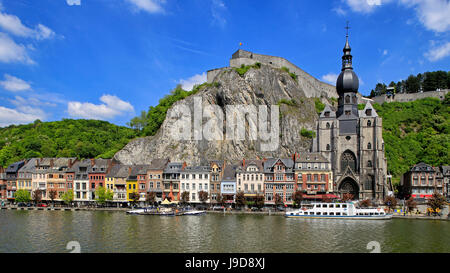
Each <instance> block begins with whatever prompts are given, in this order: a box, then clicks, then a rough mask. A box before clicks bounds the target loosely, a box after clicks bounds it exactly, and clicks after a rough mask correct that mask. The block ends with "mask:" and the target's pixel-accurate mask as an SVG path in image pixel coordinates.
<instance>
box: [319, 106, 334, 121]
mask: <svg viewBox="0 0 450 273" xmlns="http://www.w3.org/2000/svg"><path fill="white" fill-rule="evenodd" d="M326 112H330V115H329V116H325V113H326ZM320 117H321V118H336V112H334V111H333V109H331V107H330V105H328V104H326V105H325V108H324V109H323V111H322V112H321V113H320Z"/></svg>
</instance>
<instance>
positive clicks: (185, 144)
mask: <svg viewBox="0 0 450 273" xmlns="http://www.w3.org/2000/svg"><path fill="white" fill-rule="evenodd" d="M314 93H315V94H318V95H317V97H320V94H323V93H322V92H321V90H315V89H314V86H311V85H304V84H302V81H298V80H297V79H295V76H294V77H293V76H292V75H290V74H289V73H288V72H287V71H284V70H282V69H278V68H274V67H273V66H269V65H266V64H260V65H258V66H253V67H252V68H250V69H249V70H248V71H246V72H245V73H242V71H240V73H238V72H237V69H236V68H225V69H222V70H221V71H220V73H219V74H218V75H217V76H216V77H215V79H214V82H213V83H211V84H207V85H205V86H204V87H203V88H201V89H200V90H199V91H198V92H197V93H196V94H195V95H191V96H189V97H187V98H185V99H184V100H181V101H178V102H176V103H175V104H174V105H173V106H172V107H171V108H170V109H169V110H168V112H167V116H166V119H165V121H164V123H163V124H162V126H161V128H160V129H159V131H158V132H157V133H156V135H154V136H151V137H145V138H138V139H135V140H132V141H131V142H130V143H129V144H127V145H126V146H125V147H124V148H123V149H122V150H121V151H119V152H118V153H117V154H116V155H115V158H116V159H117V160H119V161H120V162H122V163H124V164H145V163H149V162H150V161H151V159H153V158H163V157H169V158H170V159H171V161H172V162H175V161H185V162H186V163H187V164H204V163H205V162H207V161H208V160H213V159H226V160H240V159H242V158H263V157H270V156H273V157H287V156H290V155H291V154H292V153H294V152H300V151H306V150H309V149H310V147H311V143H312V139H311V138H309V137H307V136H302V135H301V133H300V132H301V130H302V128H305V129H308V130H313V128H314V127H315V122H316V120H317V119H318V114H317V111H316V108H315V98H311V97H309V96H308V97H307V96H306V95H305V94H314ZM195 98H197V100H198V99H199V98H201V102H202V106H203V107H205V106H207V105H215V106H219V107H220V109H221V110H222V111H223V113H224V123H223V127H221V128H223V133H224V134H225V133H226V124H227V122H228V121H227V120H226V115H227V109H228V108H227V105H255V106H256V107H258V106H259V105H267V106H268V108H269V109H270V111H272V109H275V107H274V106H273V105H279V121H278V122H279V135H278V140H279V145H278V146H277V148H276V149H274V150H269V151H263V150H262V149H261V141H260V140H259V139H256V140H251V139H250V138H249V137H248V136H249V132H248V130H247V133H246V137H245V139H244V140H228V139H226V138H225V137H224V139H222V140H212V141H209V140H206V139H204V138H203V139H202V140H193V139H194V137H192V138H191V139H190V140H177V139H175V138H174V137H173V135H174V134H173V132H174V131H173V128H174V127H175V126H176V125H177V124H178V125H179V122H180V120H179V117H180V113H179V109H180V106H181V108H183V107H184V108H185V109H189V110H190V112H191V113H194V112H195V111H199V108H200V107H199V106H198V105H195V103H194V100H195ZM320 100H321V101H322V103H328V104H330V105H331V104H333V102H332V101H331V100H329V99H328V98H326V97H322V98H320ZM194 106H196V107H194ZM203 107H202V108H203ZM200 111H201V110H200ZM274 113H275V112H274ZM268 119H270V115H269V117H268ZM190 121H191V124H194V117H193V115H192V116H191V118H190ZM186 122H187V123H189V119H187V120H186ZM249 122H250V123H251V121H249V120H246V122H245V124H246V126H247V127H248V126H250V125H249ZM192 127H194V126H192ZM271 127H272V128H273V126H271ZM192 132H193V135H194V134H195V132H194V130H193V131H192ZM304 135H305V134H304Z"/></svg>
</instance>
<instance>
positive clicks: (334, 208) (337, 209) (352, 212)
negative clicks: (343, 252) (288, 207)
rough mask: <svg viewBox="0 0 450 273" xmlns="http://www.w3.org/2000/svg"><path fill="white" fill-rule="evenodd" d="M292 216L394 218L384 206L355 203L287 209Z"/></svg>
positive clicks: (354, 218) (287, 213)
mask: <svg viewBox="0 0 450 273" xmlns="http://www.w3.org/2000/svg"><path fill="white" fill-rule="evenodd" d="M285 216H286V217H290V218H320V219H353V220H387V219H391V218H392V214H388V213H386V212H385V211H384V209H383V208H357V207H356V206H355V204H353V203H313V204H308V205H304V206H302V207H301V208H300V209H297V210H292V211H287V212H286V213H285Z"/></svg>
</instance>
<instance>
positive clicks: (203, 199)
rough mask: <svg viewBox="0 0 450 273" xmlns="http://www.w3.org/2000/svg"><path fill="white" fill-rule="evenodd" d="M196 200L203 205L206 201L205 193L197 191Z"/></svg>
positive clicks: (206, 194)
mask: <svg viewBox="0 0 450 273" xmlns="http://www.w3.org/2000/svg"><path fill="white" fill-rule="evenodd" d="M198 199H199V200H200V201H201V202H202V203H203V205H205V203H206V201H208V193H207V192H206V191H199V192H198Z"/></svg>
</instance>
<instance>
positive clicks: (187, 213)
mask: <svg viewBox="0 0 450 273" xmlns="http://www.w3.org/2000/svg"><path fill="white" fill-rule="evenodd" d="M203 214H206V211H205V210H187V211H185V212H183V215H203Z"/></svg>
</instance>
